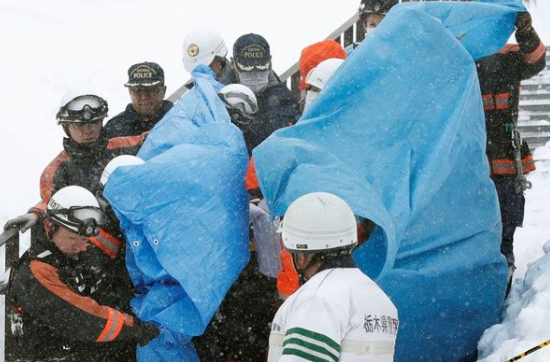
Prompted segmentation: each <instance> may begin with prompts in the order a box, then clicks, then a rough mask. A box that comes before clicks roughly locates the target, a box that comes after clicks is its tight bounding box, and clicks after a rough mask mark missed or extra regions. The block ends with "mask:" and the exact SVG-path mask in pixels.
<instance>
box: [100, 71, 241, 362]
mask: <svg viewBox="0 0 552 362" xmlns="http://www.w3.org/2000/svg"><path fill="white" fill-rule="evenodd" d="M192 75H193V76H194V81H195V86H194V87H193V88H192V89H191V90H190V91H188V92H187V93H186V94H185V95H184V96H183V97H182V98H181V99H180V101H179V102H178V103H177V104H176V105H175V106H174V107H173V108H172V109H171V110H170V111H169V112H168V113H167V114H166V115H165V117H164V118H163V119H162V120H161V121H160V122H159V123H158V124H157V125H156V126H155V127H154V129H153V130H152V131H151V133H150V134H149V136H148V138H147V139H146V141H145V142H144V145H143V147H142V148H141V150H140V152H139V153H138V156H139V157H140V158H142V159H143V160H144V161H145V162H144V163H143V164H141V165H138V166H127V167H120V168H118V169H116V170H115V171H114V172H113V173H112V174H111V176H110V177H109V180H108V182H107V184H106V187H105V190H104V196H105V197H106V199H107V200H108V201H109V202H110V204H111V206H112V207H113V209H114V211H115V213H116V215H117V216H118V217H119V219H120V221H121V226H122V228H123V230H124V232H125V235H126V237H127V256H126V257H127V260H126V261H127V268H128V270H129V274H130V276H131V278H132V281H133V283H134V286H135V290H136V292H135V293H136V296H135V298H134V299H133V300H132V302H131V304H132V308H133V311H134V312H135V314H136V315H137V316H138V317H139V318H140V319H142V320H144V321H150V322H154V323H155V324H156V325H157V326H158V327H159V328H160V330H161V335H160V336H159V337H158V338H156V339H155V340H153V341H151V342H150V343H149V344H147V345H146V346H145V347H138V360H139V361H148V362H151V361H197V360H198V358H197V355H196V353H195V351H194V349H193V346H192V344H191V337H192V336H197V335H201V334H202V333H203V331H204V329H205V327H206V325H207V324H208V323H209V321H210V320H211V318H212V316H213V314H214V312H215V311H216V309H217V308H218V307H219V305H220V303H221V301H222V299H223V298H224V296H225V294H226V292H227V291H228V289H229V288H230V286H231V285H232V283H233V282H234V281H235V280H236V279H237V277H238V275H239V274H240V272H241V270H242V269H243V267H244V266H245V265H246V264H247V262H248V260H249V234H248V221H249V213H248V205H249V196H248V194H247V192H246V190H245V185H244V180H245V171H246V167H247V163H248V154H247V149H246V147H245V142H244V140H243V136H242V134H241V131H240V130H239V129H238V128H237V127H236V126H234V125H233V124H232V123H231V121H230V117H229V114H228V111H227V110H226V108H225V106H224V103H223V102H222V101H221V100H220V98H219V97H218V95H217V92H218V91H219V90H220V89H221V88H222V85H221V84H220V83H218V82H216V80H215V77H214V73H213V72H212V70H211V69H210V68H209V67H208V66H205V65H199V66H197V67H196V68H195V70H194V71H193V72H192Z"/></svg>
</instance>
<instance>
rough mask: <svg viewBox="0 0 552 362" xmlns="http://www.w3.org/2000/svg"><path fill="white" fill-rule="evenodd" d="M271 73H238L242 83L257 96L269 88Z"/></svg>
mask: <svg viewBox="0 0 552 362" xmlns="http://www.w3.org/2000/svg"><path fill="white" fill-rule="evenodd" d="M269 74H270V71H269V70H267V71H263V72H241V73H238V77H239V79H240V83H241V84H243V85H244V86H246V87H248V88H249V89H251V90H252V91H253V93H255V94H259V93H261V92H262V91H263V90H264V89H265V88H266V87H267V86H268V75H269Z"/></svg>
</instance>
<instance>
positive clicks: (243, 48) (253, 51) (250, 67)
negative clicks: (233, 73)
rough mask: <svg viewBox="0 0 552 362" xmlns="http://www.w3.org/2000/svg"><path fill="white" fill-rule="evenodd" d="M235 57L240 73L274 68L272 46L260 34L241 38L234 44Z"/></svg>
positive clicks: (246, 35)
mask: <svg viewBox="0 0 552 362" xmlns="http://www.w3.org/2000/svg"><path fill="white" fill-rule="evenodd" d="M233 56H234V62H235V64H236V69H237V70H238V72H252V71H264V70H269V69H270V68H271V67H272V63H271V58H272V57H271V56H270V45H268V42H267V41H266V39H265V38H263V37H262V36H260V35H258V34H245V35H242V36H240V37H239V38H238V40H236V42H235V43H234V49H233Z"/></svg>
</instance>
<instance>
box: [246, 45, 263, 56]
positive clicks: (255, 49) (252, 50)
mask: <svg viewBox="0 0 552 362" xmlns="http://www.w3.org/2000/svg"><path fill="white" fill-rule="evenodd" d="M241 55H242V57H243V58H245V59H263V58H266V57H267V52H266V51H265V50H264V49H263V47H261V46H259V45H252V46H248V47H247V48H245V49H243V50H242V52H241Z"/></svg>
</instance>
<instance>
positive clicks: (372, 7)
mask: <svg viewBox="0 0 552 362" xmlns="http://www.w3.org/2000/svg"><path fill="white" fill-rule="evenodd" d="M399 2H400V1H399V0H362V1H361V2H360V6H359V8H358V12H359V15H360V17H361V18H363V17H364V16H366V15H368V14H381V15H385V14H387V13H388V12H389V11H390V10H391V8H392V7H393V6H395V5H397V4H398V3H399Z"/></svg>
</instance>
